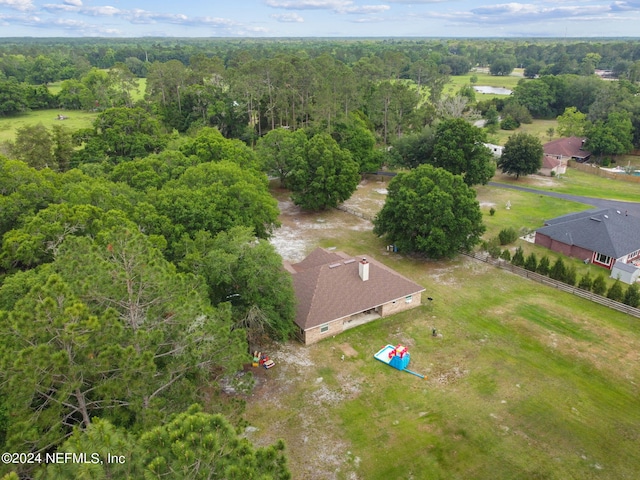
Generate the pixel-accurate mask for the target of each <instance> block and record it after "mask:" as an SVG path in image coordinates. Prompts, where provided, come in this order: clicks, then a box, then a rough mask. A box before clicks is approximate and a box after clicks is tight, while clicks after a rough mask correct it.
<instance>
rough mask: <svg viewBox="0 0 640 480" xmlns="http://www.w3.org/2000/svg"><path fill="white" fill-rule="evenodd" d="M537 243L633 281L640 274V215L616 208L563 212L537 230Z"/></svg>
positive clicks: (622, 279) (627, 280) (623, 279)
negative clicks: (565, 213) (567, 213)
mask: <svg viewBox="0 0 640 480" xmlns="http://www.w3.org/2000/svg"><path fill="white" fill-rule="evenodd" d="M535 243H536V244H538V245H541V246H543V247H547V248H549V249H551V250H553V251H556V252H560V253H563V254H564V255H567V256H570V257H575V258H580V259H582V260H584V261H585V262H590V263H593V264H594V265H599V266H601V267H604V268H607V269H609V270H611V276H612V277H613V278H620V280H621V281H625V282H626V283H633V282H634V281H635V280H637V279H638V276H639V275H640V218H637V217H635V216H633V215H629V214H628V212H623V211H620V210H615V209H592V210H587V211H584V212H579V213H571V214H569V215H563V216H561V217H557V218H554V219H551V220H548V221H546V222H545V226H544V227H542V228H539V229H538V230H536V235H535Z"/></svg>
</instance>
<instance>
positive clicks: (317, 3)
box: [266, 0, 391, 14]
mask: <svg viewBox="0 0 640 480" xmlns="http://www.w3.org/2000/svg"><path fill="white" fill-rule="evenodd" d="M266 4H267V5H268V6H270V7H273V8H284V9H286V10H332V11H334V12H336V13H352V14H369V13H380V12H384V11H385V10H389V9H390V8H391V7H389V5H355V4H354V2H353V0H267V1H266Z"/></svg>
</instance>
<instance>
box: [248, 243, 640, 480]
mask: <svg viewBox="0 0 640 480" xmlns="http://www.w3.org/2000/svg"><path fill="white" fill-rule="evenodd" d="M359 236H360V237H363V238H362V240H361V242H354V238H353V237H352V236H349V235H347V236H346V237H345V238H344V239H342V238H332V239H331V244H332V246H336V247H337V248H339V249H343V250H345V251H347V252H350V253H352V254H353V253H355V252H362V250H361V249H360V247H361V243H362V244H367V245H370V247H371V248H372V250H370V251H371V252H372V254H373V255H375V256H376V257H377V258H382V259H383V260H384V261H385V263H387V264H388V265H389V266H391V267H393V268H396V269H397V270H398V271H400V272H401V273H403V274H404V275H407V276H409V277H411V278H413V279H414V280H416V281H417V282H419V283H420V284H422V285H424V286H425V288H426V289H427V291H426V294H425V297H426V296H431V297H433V299H434V300H433V302H432V304H430V305H423V306H422V307H420V308H418V309H415V310H412V311H409V312H404V313H402V314H399V315H396V316H394V317H391V318H388V319H384V320H379V321H376V322H374V323H371V324H368V325H364V326H361V327H358V328H356V329H353V330H350V331H348V332H346V333H344V334H342V335H339V336H337V337H335V338H329V339H327V340H326V341H323V342H321V343H319V344H317V345H314V346H311V347H306V348H305V347H300V348H305V350H306V352H307V353H306V355H308V356H309V357H310V359H311V360H312V363H313V366H310V367H307V369H306V370H305V371H304V373H303V374H301V375H288V374H287V373H286V372H287V370H286V369H287V368H288V366H287V365H286V363H287V359H286V358H285V359H283V360H282V361H281V363H280V364H279V366H278V367H276V368H281V369H282V371H281V372H280V377H279V380H277V381H276V386H274V387H273V388H276V389H277V391H278V395H277V402H276V403H272V402H265V403H263V402H261V401H260V398H253V399H252V400H250V401H249V404H248V411H247V417H248V420H249V422H250V424H251V425H254V426H256V427H258V428H259V429H260V430H259V432H264V433H263V435H266V438H270V436H272V435H273V429H274V428H276V427H274V426H275V425H281V426H282V427H283V430H279V432H284V437H285V439H286V440H287V448H288V452H289V455H290V456H291V465H292V470H293V473H294V478H323V477H322V476H313V475H310V476H307V475H309V472H308V470H307V466H306V462H307V461H308V455H309V454H308V452H306V450H305V440H304V438H303V437H304V434H305V433H304V432H316V434H317V435H319V436H321V438H322V440H323V441H324V442H327V443H328V442H338V441H339V442H343V444H344V446H343V448H342V449H341V452H342V458H341V459H339V460H341V461H338V459H334V460H335V462H336V463H339V464H340V466H339V468H336V469H335V476H334V477H333V478H338V479H348V478H366V479H388V478H425V479H426V478H428V479H468V478H473V479H520V478H548V479H566V478H581V479H582V478H598V479H620V478H634V476H635V475H636V474H637V472H638V471H640V450H639V449H638V448H637V442H638V440H640V433H639V432H640V409H638V408H637V398H638V394H640V388H639V387H638V385H639V383H638V382H640V369H639V367H638V362H637V360H638V354H637V352H638V347H640V331H639V330H638V328H637V319H634V318H632V317H629V316H626V315H623V314H620V313H618V312H614V311H611V310H609V309H606V308H604V307H601V306H598V305H594V304H592V303H590V302H587V301H585V300H582V299H579V298H576V297H573V296H572V295H568V294H564V293H560V292H557V291H555V290H553V289H550V288H547V287H543V286H541V285H539V284H536V283H533V282H530V281H527V280H525V279H522V278H520V277H516V276H514V275H511V274H509V273H506V272H504V271H501V270H498V269H495V268H493V267H490V266H488V265H485V264H482V263H480V262H475V261H473V260H470V259H466V258H458V259H457V260H454V261H451V262H432V261H424V260H419V259H412V258H403V257H401V256H398V255H392V256H387V257H385V256H384V253H383V250H382V248H375V246H376V244H377V240H376V239H374V238H373V236H372V235H371V234H370V232H360V233H359ZM327 242H328V240H327ZM424 302H425V303H428V302H427V301H426V300H425V301H424ZM432 327H436V328H437V329H438V332H440V333H441V335H442V337H439V338H433V337H432V336H431V329H432ZM345 343H346V344H348V345H349V346H351V347H352V348H353V349H355V350H356V352H357V355H356V356H354V357H347V358H345V359H344V360H343V359H342V357H341V353H342V345H344V344H345ZM386 343H392V344H395V343H402V344H405V345H407V346H408V347H409V350H410V352H411V365H410V368H411V369H412V370H414V371H416V372H419V373H422V374H425V375H427V377H428V378H427V379H426V380H421V379H419V378H417V377H415V376H412V375H409V374H406V373H401V372H398V371H396V370H393V369H392V368H390V367H388V366H385V365H383V364H381V363H380V362H377V361H376V360H375V359H373V354H374V353H375V352H376V351H377V350H378V349H379V348H380V347H381V346H383V345H384V344H386ZM273 375H277V374H276V373H275V372H274V373H273ZM269 381H271V380H269ZM278 381H279V382H286V384H287V385H288V387H286V388H285V387H284V386H283V385H280V386H278V383H277V382H278ZM329 392H332V393H333V394H335V395H336V397H337V398H339V399H340V400H339V401H332V400H331V398H332V396H331V394H330V393H329ZM314 399H325V400H324V401H322V400H314ZM258 438H260V436H258ZM353 475H357V477H356V476H353Z"/></svg>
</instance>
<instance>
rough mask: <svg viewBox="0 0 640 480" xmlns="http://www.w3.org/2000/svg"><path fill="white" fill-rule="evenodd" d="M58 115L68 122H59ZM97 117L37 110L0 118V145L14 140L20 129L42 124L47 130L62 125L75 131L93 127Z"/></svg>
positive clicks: (81, 113)
mask: <svg viewBox="0 0 640 480" xmlns="http://www.w3.org/2000/svg"><path fill="white" fill-rule="evenodd" d="M58 114H62V115H66V116H67V117H68V118H67V119H66V120H58V119H57V118H58ZM97 115H98V114H97V113H95V112H81V111H77V110H73V111H66V110H60V109H54V110H37V111H33V112H28V113H24V114H21V115H13V116H11V117H0V143H2V142H6V141H12V140H14V138H15V135H16V131H17V130H18V129H19V128H22V127H24V126H30V125H37V124H39V123H42V124H43V125H44V126H45V127H47V128H51V127H52V126H53V125H62V126H64V127H67V128H68V129H69V130H73V131H75V130H78V129H80V128H87V127H91V125H92V123H93V121H94V120H95V118H96V116H97Z"/></svg>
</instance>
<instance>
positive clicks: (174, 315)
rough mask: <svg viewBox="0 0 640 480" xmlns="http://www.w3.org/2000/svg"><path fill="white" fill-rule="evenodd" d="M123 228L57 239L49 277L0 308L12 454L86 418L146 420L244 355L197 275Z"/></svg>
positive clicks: (0, 359)
mask: <svg viewBox="0 0 640 480" xmlns="http://www.w3.org/2000/svg"><path fill="white" fill-rule="evenodd" d="M131 227H132V225H129V224H126V223H125V224H124V225H119V226H117V227H114V228H111V229H102V230H101V231H100V232H99V233H98V234H97V235H96V237H95V239H90V238H88V237H69V238H67V239H66V240H65V241H64V242H63V244H62V246H61V249H60V252H59V254H58V256H57V257H56V260H55V262H54V263H53V264H52V265H51V267H48V268H49V269H51V268H53V270H55V272H56V273H52V274H50V275H48V277H47V278H46V281H45V283H44V284H43V283H38V284H36V285H34V286H33V287H32V288H31V290H30V291H29V293H28V294H26V295H25V296H24V297H23V298H21V299H20V300H18V301H17V302H15V306H14V307H13V309H12V310H10V311H9V312H0V322H1V323H2V330H3V331H5V332H11V335H5V336H4V337H3V339H2V349H1V352H2V354H1V355H0V363H1V366H2V368H1V373H0V375H1V376H2V382H0V383H1V387H0V388H1V389H2V392H1V393H2V394H3V395H7V394H8V393H9V392H10V395H7V398H8V404H7V408H8V411H9V412H10V418H11V421H10V424H9V426H8V433H7V438H8V446H11V447H12V448H14V449H16V451H29V450H31V449H40V448H44V447H47V448H52V447H54V446H57V445H59V444H60V443H61V442H62V441H63V440H64V438H66V437H67V436H68V435H70V434H71V433H72V429H73V427H74V426H80V427H81V428H86V427H88V426H89V424H90V423H91V419H92V418H93V417H94V416H102V417H104V418H108V419H110V421H112V422H114V423H115V424H116V425H130V424H132V423H138V424H139V425H145V424H147V425H148V424H153V423H154V422H156V421H157V420H158V419H162V418H163V416H164V415H166V414H167V413H169V412H172V411H177V410H180V409H183V408H186V406H187V405H188V404H190V403H192V402H193V401H195V400H197V398H198V390H197V385H199V384H200V382H202V381H203V379H206V380H207V381H208V382H215V381H216V377H215V376H213V374H212V371H213V370H215V372H216V373H217V374H218V375H223V374H224V373H225V372H226V371H232V372H235V371H237V369H239V368H240V367H241V364H242V362H243V361H244V360H245V359H246V355H247V346H246V340H245V339H244V335H243V334H242V332H241V331H239V330H236V331H233V330H232V323H231V315H230V309H228V308H224V307H223V306H221V307H220V308H217V309H213V308H212V307H211V306H210V303H209V302H208V300H207V298H206V296H207V295H206V292H205V290H204V288H203V284H202V283H201V280H200V279H199V278H198V277H195V276H193V275H191V274H179V273H176V271H175V267H174V266H173V265H172V264H169V263H168V262H166V261H165V260H164V259H163V257H162V255H161V254H160V252H159V251H157V250H156V249H155V248H154V247H153V245H152V243H151V242H150V240H149V239H148V238H146V237H145V236H144V235H142V234H140V233H138V232H137V229H136V227H135V225H133V228H131ZM49 271H50V270H49ZM25 280H28V279H25ZM29 283H31V284H33V282H27V285H28V284H29ZM16 286H17V287H19V285H15V286H14V290H15V287H16ZM3 293H4V292H3ZM4 303H5V304H7V303H9V304H10V303H11V302H4ZM212 369H213V370H212ZM43 412H44V414H43Z"/></svg>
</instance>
